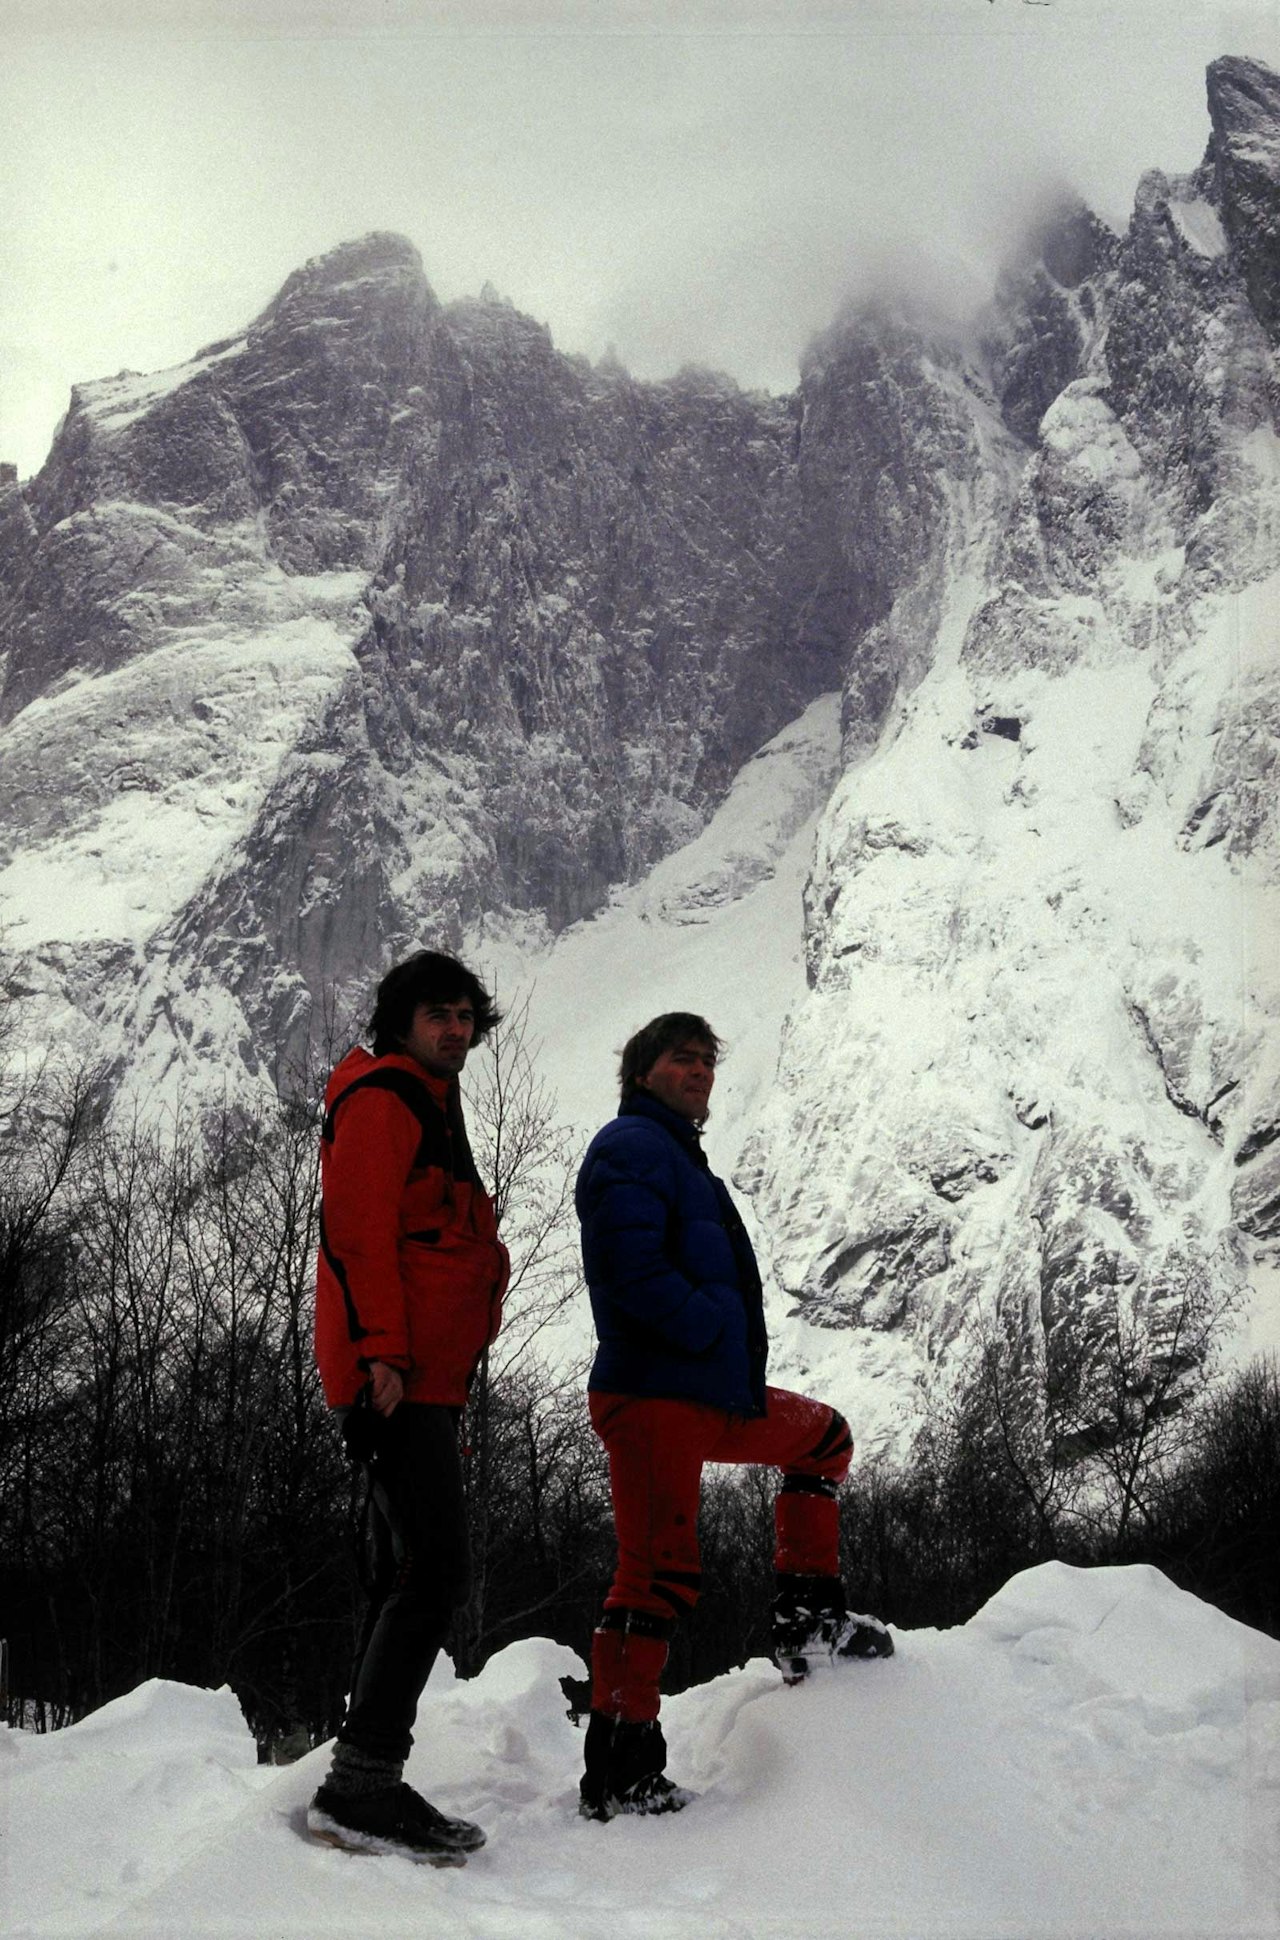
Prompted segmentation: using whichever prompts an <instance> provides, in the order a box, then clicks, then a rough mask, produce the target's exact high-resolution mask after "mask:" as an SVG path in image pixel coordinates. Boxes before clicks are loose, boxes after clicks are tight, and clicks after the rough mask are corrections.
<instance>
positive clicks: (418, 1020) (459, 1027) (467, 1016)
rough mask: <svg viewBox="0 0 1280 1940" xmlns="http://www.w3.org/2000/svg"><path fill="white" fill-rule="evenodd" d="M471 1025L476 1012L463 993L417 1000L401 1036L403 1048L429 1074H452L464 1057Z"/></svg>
mask: <svg viewBox="0 0 1280 1940" xmlns="http://www.w3.org/2000/svg"><path fill="white" fill-rule="evenodd" d="M475 1028H476V1014H475V1011H474V1010H473V1009H472V1006H471V1003H470V1001H469V1000H468V999H467V998H465V997H459V998H458V999H457V1000H456V1001H455V1002H453V1003H447V1004H446V1003H430V1004H419V1005H418V1008H417V1009H416V1010H415V1011H414V1013H413V1022H412V1023H411V1024H410V1026H409V1029H408V1031H407V1032H406V1033H405V1036H404V1038H403V1040H402V1044H403V1049H404V1051H405V1052H406V1054H407V1055H408V1056H409V1057H411V1058H416V1059H417V1060H418V1063H419V1064H420V1065H421V1066H422V1068H423V1070H424V1071H430V1073H431V1074H432V1076H433V1077H436V1078H453V1077H456V1076H457V1074H458V1072H459V1071H461V1069H462V1067H463V1065H464V1064H465V1063H466V1061H467V1052H468V1051H469V1050H470V1049H471V1040H472V1038H473V1037H474V1035H475Z"/></svg>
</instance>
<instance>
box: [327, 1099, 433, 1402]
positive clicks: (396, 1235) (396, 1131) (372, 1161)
mask: <svg viewBox="0 0 1280 1940" xmlns="http://www.w3.org/2000/svg"><path fill="white" fill-rule="evenodd" d="M420 1137H421V1130H420V1127H419V1125H418V1121H417V1119H416V1118H415V1117H414V1115H413V1113H412V1112H411V1111H410V1109H409V1107H408V1106H407V1105H406V1104H404V1103H403V1102H402V1101H401V1100H400V1099H399V1098H397V1097H396V1095H395V1093H394V1092H391V1091H383V1090H381V1089H380V1088H378V1087H376V1086H372V1085H371V1086H369V1087H367V1088H366V1089H364V1090H361V1091H357V1092H354V1093H353V1094H352V1096H351V1097H350V1098H348V1099H347V1100H346V1101H345V1103H344V1104H343V1105H342V1106H341V1108H340V1109H339V1111H338V1113H337V1116H336V1119H335V1121H334V1138H333V1147H332V1149H331V1151H330V1154H329V1163H328V1167H327V1176H326V1179H325V1191H324V1233H325V1243H326V1247H327V1250H328V1252H329V1254H330V1255H331V1256H332V1261H334V1262H336V1263H337V1267H338V1268H339V1269H340V1270H341V1273H342V1275H343V1276H344V1278H345V1282H346V1293H347V1297H348V1301H349V1304H350V1308H351V1310H352V1312H353V1315H354V1318H355V1321H356V1322H357V1323H358V1325H359V1326H360V1327H361V1328H362V1329H363V1333H362V1334H361V1337H360V1340H359V1343H358V1345H359V1352H360V1360H361V1364H362V1365H364V1364H367V1363H368V1362H369V1361H386V1362H388V1363H389V1364H390V1365H391V1366H392V1367H399V1368H407V1367H409V1366H410V1365H411V1357H410V1354H409V1331H408V1324H407V1321H406V1318H405V1301H404V1289H403V1286H402V1284H401V1280H400V1253H399V1239H400V1205H401V1200H402V1199H403V1196H404V1189H405V1183H406V1181H407V1179H408V1177H409V1172H410V1169H411V1167H412V1165H413V1161H414V1158H415V1157H416V1155H417V1150H418V1142H419V1139H420Z"/></svg>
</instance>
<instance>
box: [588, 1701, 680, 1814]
mask: <svg viewBox="0 0 1280 1940" xmlns="http://www.w3.org/2000/svg"><path fill="white" fill-rule="evenodd" d="M584 1749H585V1753H586V1770H585V1771H584V1772H583V1774H582V1782H581V1784H580V1785H579V1787H578V1810H579V1812H580V1813H581V1814H582V1816H583V1818H584V1819H600V1820H608V1819H616V1818H617V1816H618V1814H619V1813H620V1812H631V1813H641V1812H643V1813H650V1812H678V1811H679V1810H680V1808H681V1807H682V1806H685V1805H688V1803H689V1800H690V1797H691V1794H690V1793H688V1792H685V1791H683V1790H682V1789H681V1788H680V1786H678V1785H677V1784H676V1783H675V1782H674V1780H673V1779H670V1778H668V1777H667V1775H666V1772H665V1770H664V1767H665V1765H666V1762H667V1741H666V1739H665V1738H664V1737H663V1735H662V1726H661V1725H660V1724H659V1723H658V1722H657V1720H656V1719H655V1720H654V1721H653V1723H652V1724H631V1723H629V1722H627V1720H625V1719H623V1718H609V1717H606V1716H605V1715H604V1713H603V1712H602V1711H593V1712H592V1713H591V1717H590V1720H589V1722H588V1724H587V1742H586V1746H585V1748H584Z"/></svg>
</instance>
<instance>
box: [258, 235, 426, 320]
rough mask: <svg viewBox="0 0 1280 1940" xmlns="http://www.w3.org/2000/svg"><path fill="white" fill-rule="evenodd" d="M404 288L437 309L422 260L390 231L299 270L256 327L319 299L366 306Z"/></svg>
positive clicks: (351, 244)
mask: <svg viewBox="0 0 1280 1940" xmlns="http://www.w3.org/2000/svg"><path fill="white" fill-rule="evenodd" d="M405 287H408V288H409V289H411V290H413V291H414V292H415V293H419V294H425V295H426V297H427V298H428V299H429V300H430V301H431V302H432V303H434V301H435V297H434V294H433V292H432V290H431V286H430V284H429V283H428V282H427V278H426V272H425V271H424V269H423V266H422V257H421V255H420V254H419V252H418V250H417V249H416V248H415V247H414V245H413V244H412V243H411V242H410V241H409V240H408V238H407V237H405V236H398V235H396V234H395V233H394V232H392V231H390V230H374V231H372V232H371V234H369V235H367V236H360V237H357V238H356V239H355V240H354V241H351V242H344V243H339V244H338V245H337V247H336V248H334V249H329V250H325V251H324V252H323V253H322V254H321V255H319V256H312V257H311V258H310V260H309V261H307V262H305V263H304V264H303V265H302V267H301V269H296V270H294V271H293V273H292V274H291V275H290V276H288V277H286V278H285V281H284V282H283V284H282V285H281V286H280V289H279V291H278V292H277V293H276V295H275V296H274V297H272V299H271V301H270V303H268V305H267V307H266V309H265V310H263V311H262V313H261V315H260V316H259V317H258V318H257V319H256V326H257V327H260V326H262V325H263V324H266V323H269V322H271V321H274V320H275V319H276V318H279V317H282V316H285V315H287V314H289V313H290V312H291V311H293V310H296V309H297V308H299V307H304V308H305V307H308V306H310V305H311V304H313V303H315V302H316V301H317V300H318V299H322V298H332V297H335V296H342V297H344V298H345V299H346V301H347V302H352V301H359V300H362V299H363V300H366V301H367V300H368V299H369V298H370V297H371V296H373V295H375V293H376V292H378V291H380V290H381V291H385V290H388V289H400V288H405Z"/></svg>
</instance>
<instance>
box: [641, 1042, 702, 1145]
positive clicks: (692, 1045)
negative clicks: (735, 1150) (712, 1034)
mask: <svg viewBox="0 0 1280 1940" xmlns="http://www.w3.org/2000/svg"><path fill="white" fill-rule="evenodd" d="M715 1081H716V1054H715V1052H714V1050H713V1049H712V1047H711V1046H710V1045H709V1044H706V1043H704V1042H703V1041H702V1040H701V1039H700V1038H693V1037H691V1038H687V1039H686V1040H685V1042H684V1043H683V1044H676V1045H673V1046H672V1048H671V1049H670V1050H669V1051H664V1052H663V1053H662V1056H661V1057H660V1058H658V1059H657V1061H656V1062H655V1063H653V1064H651V1065H650V1067H649V1069H648V1070H647V1071H646V1072H645V1074H644V1076H643V1078H640V1079H638V1080H637V1084H638V1086H639V1088H640V1090H641V1091H648V1092H650V1093H652V1095H653V1096H654V1097H655V1098H656V1099H657V1100H658V1102H659V1103H660V1104H663V1105H666V1106H667V1107H668V1109H669V1110H671V1111H678V1112H679V1114H680V1116H681V1117H682V1118H688V1119H690V1120H691V1121H692V1122H693V1123H694V1124H695V1125H700V1124H701V1123H702V1121H703V1119H704V1118H705V1117H706V1115H707V1106H708V1104H709V1102H710V1099H711V1087H712V1085H713V1084H714V1083H715Z"/></svg>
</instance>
